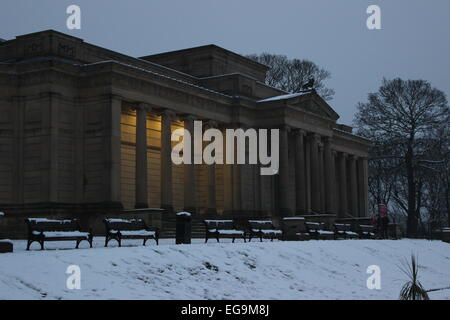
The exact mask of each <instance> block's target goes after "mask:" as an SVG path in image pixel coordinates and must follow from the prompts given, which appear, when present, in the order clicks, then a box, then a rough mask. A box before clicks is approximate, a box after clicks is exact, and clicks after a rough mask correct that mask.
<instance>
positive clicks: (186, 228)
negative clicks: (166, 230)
mask: <svg viewBox="0 0 450 320" xmlns="http://www.w3.org/2000/svg"><path fill="white" fill-rule="evenodd" d="M191 223H192V217H191V214H190V213H189V212H178V213H177V217H176V233H175V243H176V244H190V243H191Z"/></svg>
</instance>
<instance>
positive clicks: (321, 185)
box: [319, 141, 325, 213]
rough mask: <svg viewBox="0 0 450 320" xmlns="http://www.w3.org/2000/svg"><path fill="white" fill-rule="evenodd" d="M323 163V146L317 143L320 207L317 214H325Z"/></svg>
mask: <svg viewBox="0 0 450 320" xmlns="http://www.w3.org/2000/svg"><path fill="white" fill-rule="evenodd" d="M323 167H324V161H323V144H322V142H320V141H319V190H320V203H319V204H320V205H319V208H320V210H319V212H320V213H325V177H324V168H323Z"/></svg>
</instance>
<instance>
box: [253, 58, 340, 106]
mask: <svg viewBox="0 0 450 320" xmlns="http://www.w3.org/2000/svg"><path fill="white" fill-rule="evenodd" d="M247 57H248V58H250V59H252V60H254V61H257V62H259V63H262V64H264V65H266V66H268V67H269V71H268V73H267V77H266V84H268V85H269V86H272V87H275V88H278V89H281V90H284V91H287V92H300V91H301V90H302V86H303V85H304V84H305V83H306V82H308V81H309V80H310V79H311V78H314V80H315V81H314V86H313V88H314V89H315V90H316V91H317V92H318V94H319V95H320V96H321V97H322V98H323V99H325V100H331V99H332V98H333V95H334V90H333V89H330V88H327V87H326V86H325V84H324V81H325V80H327V79H329V78H330V77H331V74H330V72H329V71H327V70H325V69H323V68H320V67H319V66H318V65H316V64H315V63H314V62H312V61H309V60H299V59H288V58H287V57H286V56H284V55H277V54H270V53H262V54H260V55H257V54H251V55H248V56H247Z"/></svg>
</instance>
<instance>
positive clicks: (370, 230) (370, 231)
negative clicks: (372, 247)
mask: <svg viewBox="0 0 450 320" xmlns="http://www.w3.org/2000/svg"><path fill="white" fill-rule="evenodd" d="M358 233H359V238H360V239H375V238H376V233H375V227H374V226H372V225H365V224H361V225H359V232H358Z"/></svg>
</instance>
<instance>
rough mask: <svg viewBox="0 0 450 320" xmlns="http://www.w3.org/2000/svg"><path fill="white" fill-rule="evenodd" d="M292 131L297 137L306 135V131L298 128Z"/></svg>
mask: <svg viewBox="0 0 450 320" xmlns="http://www.w3.org/2000/svg"><path fill="white" fill-rule="evenodd" d="M292 131H293V132H294V133H295V134H297V135H299V136H306V134H307V132H306V130H304V129H300V128H295V129H293V130H292Z"/></svg>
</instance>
